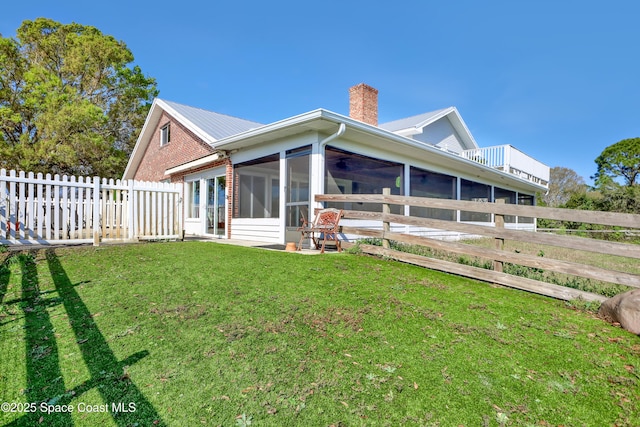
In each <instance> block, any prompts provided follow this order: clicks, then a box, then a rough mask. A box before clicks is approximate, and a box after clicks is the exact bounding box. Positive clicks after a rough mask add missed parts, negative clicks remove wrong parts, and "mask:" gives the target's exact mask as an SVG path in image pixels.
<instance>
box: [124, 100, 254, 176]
mask: <svg viewBox="0 0 640 427" xmlns="http://www.w3.org/2000/svg"><path fill="white" fill-rule="evenodd" d="M163 111H165V112H166V113H167V114H169V115H170V116H172V117H173V118H175V119H176V120H177V121H179V122H180V123H181V124H182V125H183V126H185V127H186V128H187V129H189V130H190V131H191V132H193V133H194V134H195V135H196V136H198V137H199V138H200V139H202V140H203V141H204V142H205V143H207V144H209V145H211V146H213V145H214V144H215V142H216V141H218V140H220V139H224V138H228V137H230V136H232V135H236V134H239V133H242V132H246V131H248V130H251V129H255V128H258V127H260V126H263V125H262V124H261V123H258V122H252V121H250V120H245V119H240V118H238V117H233V116H227V115H226V114H220V113H215V112H213V111H207V110H203V109H201V108H196V107H190V106H188V105H184V104H179V103H177V102H172V101H166V100H163V99H160V98H156V99H154V100H153V104H152V105H151V109H150V110H149V113H148V114H147V118H146V120H145V122H144V125H143V126H142V131H141V132H140V135H139V136H138V140H137V141H136V145H135V147H133V151H132V152H131V156H130V157H129V163H127V167H126V169H125V170H124V175H123V177H124V179H130V178H133V175H134V174H135V172H136V170H137V169H138V166H140V162H141V161H142V158H143V157H144V153H145V151H146V149H147V146H148V145H149V143H151V139H152V136H153V132H154V129H155V128H156V126H158V122H159V121H160V118H161V117H162V112H163Z"/></svg>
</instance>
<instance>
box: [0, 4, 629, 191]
mask: <svg viewBox="0 0 640 427" xmlns="http://www.w3.org/2000/svg"><path fill="white" fill-rule="evenodd" d="M22 4H23V5H19V4H18V2H15V1H14V2H9V4H6V5H3V7H2V14H1V15H0V33H1V34H2V35H3V36H5V37H13V36H14V35H15V31H16V29H17V28H18V27H19V26H20V24H21V23H22V21H24V20H28V19H29V20H31V19H35V18H37V17H46V18H51V19H54V20H56V21H59V22H62V23H70V22H77V23H80V24H84V25H91V26H94V27H97V28H98V29H100V30H101V31H102V32H103V33H105V34H109V35H112V36H114V37H115V38H117V39H119V40H122V41H124V42H125V43H126V44H127V46H128V47H129V49H130V50H131V51H132V52H133V54H134V56H135V61H134V63H135V64H137V65H139V66H140V67H141V68H142V70H143V72H144V73H145V74H147V75H149V76H152V77H155V78H156V79H157V82H158V88H159V90H160V97H161V98H164V99H168V100H171V101H176V102H180V103H184V104H188V105H192V106H196V107H200V108H204V109H208V110H212V111H217V112H221V113H225V114H229V115H232V116H237V117H242V118H246V119H250V120H254V121H258V122H262V123H270V122H273V121H276V120H280V119H284V118H287V117H290V116H293V115H297V114H300V113H303V112H307V111H310V110H314V109H316V108H325V109H328V110H331V111H335V112H337V113H341V114H345V115H348V88H349V87H350V86H353V85H355V84H358V83H361V82H364V83H367V84H369V85H371V86H374V87H375V88H377V89H378V90H379V120H380V122H385V121H391V120H395V119H399V118H403V117H408V116H412V115H415V114H420V113H423V112H427V111H432V110H436V109H440V108H445V107H448V106H455V107H457V108H458V110H459V111H460V114H461V115H462V118H463V119H464V121H465V122H466V124H467V126H468V128H469V130H470V131H471V133H472V134H473V136H474V137H475V139H476V141H477V142H478V144H479V145H480V146H481V147H486V146H491V145H501V144H511V145H513V146H515V147H517V148H519V149H520V150H522V151H524V152H525V153H527V154H529V155H531V156H533V157H535V158H536V159H538V160H540V161H542V162H544V163H546V164H548V165H549V166H565V167H569V168H571V169H573V170H575V171H576V172H577V173H578V174H579V175H581V176H582V177H583V178H584V179H585V180H586V181H587V182H588V183H591V180H590V179H589V176H591V175H593V174H594V173H595V171H596V166H595V163H594V160H595V158H596V157H597V156H598V155H599V154H600V153H601V152H602V150H603V149H604V148H605V147H607V146H608V145H611V144H613V143H615V142H617V141H619V140H621V139H625V138H633V137H640V114H639V113H640V104H639V100H640V74H639V73H638V68H639V67H638V65H639V62H640V55H639V53H640V52H639V47H640V32H638V30H637V28H638V25H637V19H638V17H639V16H640V2H638V1H637V0H611V1H608V2H602V1H594V0H582V1H578V0H563V1H560V0H553V1H551V0H535V1H533V0H530V1H514V0H487V1H477V0H458V1H451V2H443V1H431V0H422V1H414V0H411V1H402V0H401V1H396V2H372V1H370V0H369V1H359V0H358V1H350V0H341V1H335V0H327V1H323V2H304V1H278V0H273V1H242V0H235V1H226V2H221V1H215V0H214V1H211V0H210V1H194V0H183V1H180V2H175V1H173V2H166V3H165V2H161V1H153V2H152V1H136V0H128V1H123V0H112V1H110V2H89V1H86V0H82V1H79V0H62V1H56V2H52V1H50V0H31V1H29V2H28V3H26V4H28V6H27V7H25V6H24V4H25V3H22Z"/></svg>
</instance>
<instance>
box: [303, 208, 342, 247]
mask: <svg viewBox="0 0 640 427" xmlns="http://www.w3.org/2000/svg"><path fill="white" fill-rule="evenodd" d="M340 218H342V210H340V209H334V208H327V209H322V210H320V211H319V212H318V213H317V214H316V218H315V221H314V222H313V224H310V223H309V222H308V221H307V220H306V218H304V216H303V217H302V218H301V221H302V226H301V227H299V228H298V231H300V241H299V242H298V250H301V249H302V242H303V241H304V239H311V241H313V245H314V246H315V248H316V249H318V248H319V246H320V241H321V240H322V249H321V250H320V253H324V247H325V244H326V243H327V240H328V241H331V242H335V244H336V247H337V248H338V252H341V251H342V246H341V245H340V239H339V235H338V234H339V233H340Z"/></svg>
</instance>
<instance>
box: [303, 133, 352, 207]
mask: <svg viewBox="0 0 640 427" xmlns="http://www.w3.org/2000/svg"><path fill="white" fill-rule="evenodd" d="M346 130H347V125H346V124H344V123H340V127H339V128H338V131H337V132H336V133H334V134H332V135H329V136H328V137H326V138H325V139H323V140H322V141H320V142H319V143H318V154H319V156H318V162H317V163H316V170H318V171H322V172H323V173H322V176H320V182H319V183H318V185H317V186H316V190H317V192H314V194H313V196H314V197H315V194H322V193H324V174H325V173H326V171H325V170H324V168H323V165H322V160H323V159H324V148H325V146H326V145H327V144H328V143H329V142H331V141H333V140H334V139H336V138H338V137H340V136H342V135H344V133H345V132H346ZM313 205H316V207H318V208H321V207H322V206H321V205H320V203H318V204H316V203H315V202H314V203H313V204H312V206H313Z"/></svg>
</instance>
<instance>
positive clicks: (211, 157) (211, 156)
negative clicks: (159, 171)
mask: <svg viewBox="0 0 640 427" xmlns="http://www.w3.org/2000/svg"><path fill="white" fill-rule="evenodd" d="M226 157H227V156H226V155H224V154H222V153H213V154H209V155H208V156H204V157H201V158H199V159H197V160H193V161H191V162H189V163H185V164H182V165H179V166H174V167H172V168H169V169H167V170H165V171H164V174H165V175H173V174H176V173H179V172H184V171H188V170H190V169H195V168H199V167H200V166H205V165H207V164H209V163H212V162H215V161H216V160H220V159H224V158H226Z"/></svg>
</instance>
